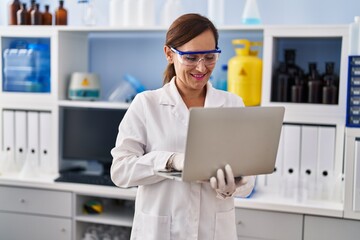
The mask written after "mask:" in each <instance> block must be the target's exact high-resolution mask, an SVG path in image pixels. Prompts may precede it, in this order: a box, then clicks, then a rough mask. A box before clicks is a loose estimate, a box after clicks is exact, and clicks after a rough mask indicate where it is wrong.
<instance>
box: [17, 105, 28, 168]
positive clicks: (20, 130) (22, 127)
mask: <svg viewBox="0 0 360 240" xmlns="http://www.w3.org/2000/svg"><path fill="white" fill-rule="evenodd" d="M26 125H27V120H26V112H25V111H15V162H16V165H17V167H18V169H19V170H20V169H21V168H22V166H23V165H24V162H25V159H26V153H27V127H26Z"/></svg>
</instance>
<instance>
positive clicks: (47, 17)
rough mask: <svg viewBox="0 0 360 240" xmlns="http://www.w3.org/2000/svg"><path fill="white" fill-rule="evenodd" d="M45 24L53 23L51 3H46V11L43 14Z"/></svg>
mask: <svg viewBox="0 0 360 240" xmlns="http://www.w3.org/2000/svg"><path fill="white" fill-rule="evenodd" d="M42 24H43V25H52V14H51V13H50V11H49V5H45V12H44V13H43V15H42Z"/></svg>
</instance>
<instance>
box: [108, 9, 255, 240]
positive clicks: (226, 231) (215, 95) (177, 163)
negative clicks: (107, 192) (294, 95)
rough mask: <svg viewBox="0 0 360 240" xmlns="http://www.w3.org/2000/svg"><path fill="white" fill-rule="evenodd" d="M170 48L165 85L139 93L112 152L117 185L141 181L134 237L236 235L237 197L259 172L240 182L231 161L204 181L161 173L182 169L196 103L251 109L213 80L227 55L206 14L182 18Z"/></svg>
mask: <svg viewBox="0 0 360 240" xmlns="http://www.w3.org/2000/svg"><path fill="white" fill-rule="evenodd" d="M164 52H165V56H166V59H167V61H168V66H167V69H166V70H165V73H164V85H163V87H162V88H160V89H157V90H152V91H145V92H142V93H140V94H138V95H137V96H136V97H135V99H134V100H133V102H132V103H131V105H130V107H129V109H128V110H127V112H126V114H125V116H124V118H123V120H122V121H121V123H120V126H119V133H118V137H117V140H116V146H115V147H114V148H113V149H112V151H111V154H112V156H113V163H112V166H111V177H112V180H113V182H114V183H115V184H116V185H117V186H119V187H132V186H138V190H137V196H136V200H135V216H134V222H133V227H132V232H131V239H133V240H135V239H136V240H170V239H171V240H178V239H179V240H180V239H183V240H191V239H194V240H195V239H199V240H210V239H211V240H235V239H237V233H236V223H235V209H234V199H233V195H234V194H237V195H240V196H244V197H246V196H247V195H249V194H250V193H251V191H252V189H253V187H254V182H255V177H254V176H245V177H243V178H241V179H235V178H234V176H233V173H232V169H231V166H229V165H227V166H225V167H224V169H219V170H218V171H217V174H216V176H214V177H212V178H211V179H209V181H205V182H181V181H175V180H171V179H167V178H164V177H160V176H157V175H156V174H155V171H156V170H160V169H164V168H168V169H174V170H179V171H181V170H182V168H183V161H184V154H183V153H184V150H185V141H186V134H187V125H188V117H189V108H191V107H234V106H244V104H243V101H242V99H241V98H240V97H238V96H237V95H235V94H232V93H229V92H226V91H220V90H216V89H215V88H213V87H212V86H211V84H210V83H209V82H208V81H209V78H210V75H211V73H212V71H213V69H214V67H215V64H216V61H217V59H218V57H219V54H220V50H219V49H218V31H217V29H216V28H215V26H214V25H213V24H212V22H211V21H209V20H208V19H207V18H206V17H203V16H201V15H198V14H185V15H182V16H180V17H179V18H178V19H176V20H175V21H174V22H173V24H172V25H171V26H170V28H169V30H168V32H167V34H166V43H165V46H164ZM230 144H231V143H230ZM209 147H214V146H209Z"/></svg>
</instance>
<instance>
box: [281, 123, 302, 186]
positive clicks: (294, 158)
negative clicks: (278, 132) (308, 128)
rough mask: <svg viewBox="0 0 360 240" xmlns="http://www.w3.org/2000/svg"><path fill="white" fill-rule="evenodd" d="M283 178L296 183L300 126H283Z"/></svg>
mask: <svg viewBox="0 0 360 240" xmlns="http://www.w3.org/2000/svg"><path fill="white" fill-rule="evenodd" d="M283 130H284V160H283V161H284V169H283V171H284V176H285V177H286V180H293V181H298V179H299V168H300V136H301V126H297V125H284V126H283Z"/></svg>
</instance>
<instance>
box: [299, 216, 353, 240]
mask: <svg viewBox="0 0 360 240" xmlns="http://www.w3.org/2000/svg"><path fill="white" fill-rule="evenodd" d="M359 236H360V221H354V220H347V219H341V218H327V217H315V216H305V221H304V240H328V239H341V240H353V239H359Z"/></svg>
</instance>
